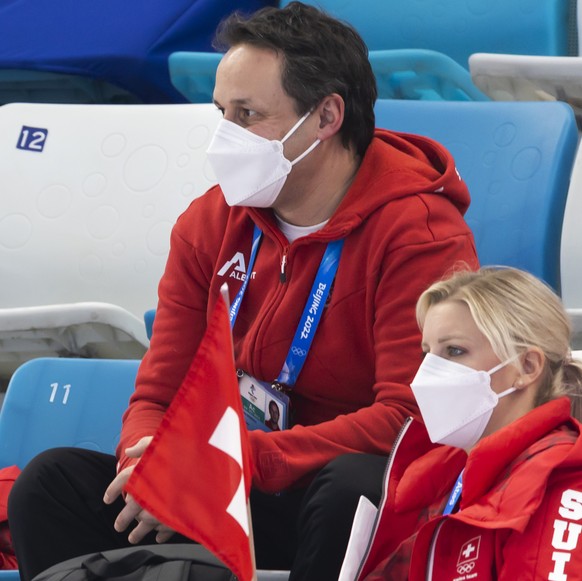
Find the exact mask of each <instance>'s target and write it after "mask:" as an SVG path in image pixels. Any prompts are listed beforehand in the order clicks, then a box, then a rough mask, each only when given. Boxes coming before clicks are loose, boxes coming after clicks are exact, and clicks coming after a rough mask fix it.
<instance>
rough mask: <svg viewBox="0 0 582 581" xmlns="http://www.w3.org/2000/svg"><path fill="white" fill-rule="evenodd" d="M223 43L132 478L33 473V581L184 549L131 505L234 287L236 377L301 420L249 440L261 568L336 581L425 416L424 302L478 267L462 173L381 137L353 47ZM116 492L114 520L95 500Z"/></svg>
mask: <svg viewBox="0 0 582 581" xmlns="http://www.w3.org/2000/svg"><path fill="white" fill-rule="evenodd" d="M217 39H218V42H219V48H221V49H225V50H226V54H225V56H224V58H223V59H222V61H221V64H220V66H219V69H218V71H217V78H216V87H215V91H214V101H215V103H216V106H217V107H218V108H219V109H220V110H221V111H222V113H223V116H224V119H223V120H222V122H221V123H220V125H219V127H218V129H217V132H216V135H215V136H214V139H213V141H212V143H211V145H210V147H209V151H208V157H209V162H210V164H211V166H212V168H213V170H214V172H215V174H216V177H217V181H218V184H219V185H218V186H216V187H214V188H212V189H211V190H210V191H209V192H207V194H206V195H204V196H203V197H201V198H199V199H197V200H195V201H194V202H193V203H192V204H191V205H190V207H189V208H188V209H187V210H186V211H185V212H184V214H183V215H182V216H181V217H180V218H179V219H178V221H177V224H176V225H175V227H174V229H173V233H172V238H171V250H170V255H169V259H168V263H167V267H166V270H165V273H164V276H163V278H162V280H161V282H160V286H159V303H158V307H157V314H156V320H155V325H154V333H153V337H152V341H151V346H150V349H149V351H148V353H147V354H146V356H145V357H144V360H143V363H142V364H141V367H140V370H139V374H138V378H137V384H136V391H135V394H134V395H133V397H132V399H131V403H130V406H129V409H128V410H127V412H126V414H125V416H124V422H123V431H122V436H121V443H120V446H119V449H118V465H117V477H115V478H114V476H115V470H116V463H117V461H116V459H114V458H110V457H103V456H102V455H97V454H95V453H92V452H86V451H78V450H77V451H73V452H71V451H68V452H67V451H62V450H60V451H56V452H54V451H53V452H49V453H46V454H44V455H43V456H40V457H39V458H37V459H36V460H35V461H33V462H32V463H31V464H30V465H29V466H28V467H27V469H26V470H25V471H24V475H23V476H22V477H21V478H20V479H19V482H18V484H17V485H16V488H15V491H14V493H13V495H12V497H11V500H10V511H11V512H10V522H11V526H12V527H13V536H14V539H15V545H16V548H17V556H18V559H19V562H20V564H21V568H22V574H23V577H24V579H25V580H26V579H30V578H32V576H33V575H34V574H36V573H38V572H39V571H40V570H42V569H44V568H46V567H48V566H49V565H52V564H54V563H55V562H58V561H61V560H64V559H66V558H70V557H72V556H75V555H78V554H83V553H88V552H93V551H96V550H104V549H108V548H114V547H119V546H124V545H126V544H127V543H128V542H132V543H133V542H141V541H142V540H144V535H145V540H146V541H148V540H149V542H152V539H153V538H154V537H153V536H152V535H156V534H157V537H158V540H159V541H164V540H167V539H168V538H169V537H170V536H171V531H168V530H167V529H166V528H165V527H164V526H163V525H161V524H160V523H158V522H157V521H155V520H154V519H153V518H151V517H150V515H148V514H147V513H146V512H145V511H143V510H142V509H141V507H139V506H138V505H137V504H136V503H135V501H133V500H132V499H131V498H126V499H123V498H122V497H121V492H122V489H123V486H124V484H125V483H126V482H127V479H128V478H129V475H130V474H131V472H132V470H133V466H134V465H135V463H136V462H137V461H138V460H139V457H140V456H141V454H142V453H143V450H144V449H145V447H146V446H147V444H148V443H149V441H150V440H151V436H152V435H153V433H154V432H155V431H156V428H157V427H158V425H159V422H160V419H161V417H162V416H163V414H164V412H165V410H166V409H167V407H168V405H169V403H170V402H171V401H172V398H173V396H174V394H175V393H176V391H177V389H178V388H179V386H180V383H181V381H182V379H183V377H184V375H185V373H186V371H187V369H188V367H189V365H190V362H191V360H192V357H193V355H194V353H195V352H196V349H197V347H198V344H199V342H200V340H201V338H202V335H203V333H204V331H205V328H206V323H207V317H208V315H209V313H210V312H211V310H212V307H213V305H214V302H215V301H216V300H217V299H218V297H219V289H220V287H221V286H222V285H223V284H224V283H227V284H228V288H229V292H230V296H231V298H232V301H233V307H232V309H231V319H232V320H231V322H232V324H233V336H234V348H235V361H236V366H237V368H239V369H240V370H241V372H242V371H244V372H245V373H246V374H248V375H249V376H251V377H253V378H255V379H258V380H262V381H265V382H269V383H270V382H276V383H277V384H278V385H280V386H282V388H283V390H284V391H285V392H286V393H287V395H288V396H289V398H290V401H291V406H290V410H291V422H290V427H289V429H284V430H281V431H273V432H265V431H262V430H254V431H252V432H251V433H250V441H251V448H252V460H253V469H254V476H253V493H252V496H251V503H252V511H253V524H254V537H255V544H256V556H257V565H258V567H259V568H277V569H285V568H291V570H292V572H291V578H292V579H301V580H302V581H307V580H310V579H317V580H318V581H322V580H324V581H325V580H326V579H337V572H338V571H339V567H340V565H341V559H342V556H343V554H344V550H345V545H346V543H347V539H348V536H349V529H350V525H351V521H352V516H353V511H354V509H355V506H356V503H357V500H358V498H359V496H360V495H361V494H365V495H366V496H368V498H376V499H378V498H379V496H380V490H381V482H382V474H383V471H384V467H385V456H386V455H387V454H388V453H389V451H390V449H391V445H392V442H393V440H394V439H395V437H396V435H397V433H398V431H399V429H400V427H401V425H402V423H403V420H404V418H406V417H407V416H410V415H413V416H415V415H417V413H418V411H417V407H416V404H415V402H414V398H413V396H412V392H411V390H410V388H409V383H410V381H411V379H412V377H413V376H414V373H415V371H416V369H417V368H418V365H419V362H420V359H421V350H420V335H419V331H418V329H417V326H416V322H415V316H414V308H415V303H416V300H417V298H418V296H419V295H420V293H421V292H422V291H423V290H424V289H425V288H427V287H428V286H429V284H430V283H432V282H433V281H434V280H436V279H439V278H441V277H442V276H443V275H444V274H445V273H446V272H447V271H449V270H450V269H451V268H452V267H454V266H455V264H456V263H458V262H463V263H465V264H467V263H468V264H469V265H470V266H472V267H475V266H476V265H477V259H476V254H475V247H474V242H473V238H472V235H471V232H470V230H469V228H468V227H467V225H466V224H465V222H464V220H463V213H464V212H465V210H466V209H467V206H468V205H469V194H468V192H467V189H466V186H465V184H464V182H463V181H462V180H461V178H460V176H459V175H458V173H457V171H456V169H455V164H454V161H453V159H452V158H451V156H450V154H449V153H448V152H447V151H446V150H445V149H444V148H443V147H442V146H440V145H439V144H437V143H435V142H433V141H431V140H429V139H427V138H424V137H419V136H413V135H405V134H396V133H392V132H389V131H386V130H380V129H375V123H374V102H375V99H376V84H375V79H374V76H373V73H372V70H371V67H370V64H369V61H368V58H367V49H366V46H365V44H364V42H363V41H362V39H361V38H360V37H359V35H358V34H357V33H356V32H355V31H354V30H353V29H352V28H350V27H349V26H347V25H345V24H344V23H340V22H338V21H337V20H335V19H333V18H331V17H329V16H328V15H326V14H324V13H322V12H320V11H319V10H317V9H315V8H313V7H308V6H305V5H303V4H301V3H298V2H293V3H291V4H290V5H288V6H287V7H286V8H283V9H277V8H267V9H264V10H262V11H260V12H258V13H256V14H255V15H253V16H251V17H250V18H244V17H242V16H240V15H233V16H232V17H231V18H229V19H228V20H227V21H225V22H224V23H223V25H222V26H221V28H220V29H219V31H218V35H217ZM213 387H214V386H209V389H212V388H213ZM192 413H193V418H195V416H196V414H197V413H200V414H203V413H204V410H193V411H192ZM193 421H195V419H194V420H193ZM353 453H358V454H353ZM362 453H365V454H362ZM370 455H372V457H373V458H375V461H374V460H372V461H370ZM363 459H365V460H366V461H365V466H366V468H363V467H362V466H363V465H364V464H362V462H363ZM176 460H177V461H179V458H177V459H176ZM344 474H347V475H348V476H349V477H348V478H346V477H345V476H344ZM192 476H193V478H196V475H192ZM113 478H114V479H113ZM112 479H113V482H112V483H111V484H109V483H110V482H111V480H112ZM39 481H42V482H43V485H42V486H39V485H38V482H39ZM310 483H311V486H310V487H309V489H307V487H308V485H310ZM108 484H109V486H108ZM106 488H107V492H106V494H105V502H106V504H100V503H99V502H93V501H91V502H88V501H87V500H86V499H88V498H96V497H97V496H98V495H99V494H101V495H102V494H103V491H104V490H105V489H106ZM39 489H41V490H39ZM306 490H307V492H306ZM184 493H185V494H187V491H184ZM95 504H96V505H97V506H95ZM64 507H66V508H64ZM120 511H121V512H120ZM64 513H66V514H64ZM96 513H98V515H99V516H98V517H97V516H95V515H96ZM135 520H137V521H138V522H139V525H138V526H137V527H136V528H134V529H132V530H131V532H130V533H129V540H128V538H127V537H128V533H127V532H124V531H126V528H127V527H130V525H131V523H133V522H134V521H135ZM114 521H115V529H116V530H114V529H113V523H114ZM273 523H278V526H277V527H274V526H273ZM147 533H149V534H147Z"/></svg>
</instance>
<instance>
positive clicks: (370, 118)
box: [214, 2, 377, 156]
mask: <svg viewBox="0 0 582 581" xmlns="http://www.w3.org/2000/svg"><path fill="white" fill-rule="evenodd" d="M239 44H250V45H253V46H256V47H259V48H268V49H273V50H274V51H276V52H277V54H281V55H282V56H283V59H284V61H283V71H282V79H281V82H282V85H283V89H284V90H285V92H286V93H287V94H288V95H289V96H290V97H291V98H292V99H294V101H295V103H296V111H297V114H298V115H304V114H305V113H307V112H308V111H310V110H311V109H313V108H314V107H316V106H317V105H318V104H319V103H320V102H321V101H322V99H323V98H324V97H326V96H328V95H331V94H332V93H337V94H338V95H340V96H341V97H342V99H343V100H344V103H345V114H344V122H343V124H342V127H341V129H340V135H341V138H342V143H343V145H344V147H346V148H348V147H349V146H350V145H353V146H354V147H355V149H356V152H357V153H358V155H360V156H363V155H364V153H365V151H366V149H367V147H368V145H369V144H370V141H371V140H372V137H373V135H374V125H375V117H374V103H375V101H376V96H377V89H376V79H375V77H374V73H373V72H372V67H371V66H370V61H369V60H368V49H367V47H366V44H365V43H364V41H363V40H362V38H361V36H360V35H359V34H358V33H357V32H356V31H355V30H354V28H352V27H351V26H350V25H348V24H346V23H344V22H341V21H339V20H337V19H335V18H332V17H331V16H329V15H327V14H325V13H324V12H322V11H320V10H318V9H317V8H314V7H313V6H306V5H305V4H302V3H301V2H291V3H290V4H289V5H287V6H286V7H285V8H273V7H268V8H263V9H261V10H259V11H257V12H255V13H254V14H252V15H251V16H243V15H242V14H241V13H239V12H235V13H234V14H232V15H230V16H228V17H227V18H226V19H225V20H223V21H222V22H221V23H220V25H219V27H218V30H217V33H216V37H215V40H214V47H215V48H216V49H217V50H221V51H226V50H228V49H229V48H230V47H233V46H236V45H239Z"/></svg>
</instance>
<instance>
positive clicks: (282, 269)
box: [279, 248, 287, 283]
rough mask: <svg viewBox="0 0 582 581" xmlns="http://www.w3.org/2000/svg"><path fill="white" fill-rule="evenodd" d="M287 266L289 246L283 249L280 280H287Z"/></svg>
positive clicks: (283, 281)
mask: <svg viewBox="0 0 582 581" xmlns="http://www.w3.org/2000/svg"><path fill="white" fill-rule="evenodd" d="M286 267H287V248H285V250H283V258H282V259H281V274H280V275H279V280H280V281H281V282H282V283H285V282H287V273H286V272H285V268H286Z"/></svg>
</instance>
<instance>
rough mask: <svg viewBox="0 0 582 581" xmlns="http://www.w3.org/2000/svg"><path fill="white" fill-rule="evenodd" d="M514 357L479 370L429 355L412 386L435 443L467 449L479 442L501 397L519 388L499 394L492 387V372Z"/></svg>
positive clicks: (512, 388)
mask: <svg viewBox="0 0 582 581" xmlns="http://www.w3.org/2000/svg"><path fill="white" fill-rule="evenodd" d="M513 359H515V358H511V359H508V360H507V361H504V362H502V363H500V364H499V365H497V366H495V367H494V368H493V369H490V370H489V371H477V370H476V369H472V368H471V367H467V366H466V365H462V364H460V363H455V362H454V361H450V360H448V359H445V358H443V357H439V356H438V355H433V354H432V353H427V354H426V356H425V358H424V361H423V362H422V364H421V365H420V367H419V369H418V372H417V373H416V376H415V377H414V380H413V381H412V383H411V388H412V392H413V393H414V397H415V398H416V401H417V403H418V407H419V408H420V413H421V414H422V419H423V421H424V424H425V426H426V429H427V431H428V435H429V437H430V439H431V441H432V442H433V443H435V444H437V443H438V444H446V445H448V446H455V447H457V448H463V449H465V450H467V449H470V448H472V447H473V446H474V445H475V444H476V443H477V442H478V441H479V439H480V438H481V436H482V435H483V432H484V431H485V428H486V427H487V424H488V423H489V420H490V418H491V414H492V413H493V410H494V409H495V406H496V405H497V403H498V401H499V399H500V398H502V397H505V396H506V395H509V394H510V393H512V392H514V391H515V390H516V388H515V387H511V388H509V389H506V390H505V391H503V392H501V393H499V394H497V393H495V392H494V391H493V390H492V389H491V375H492V374H493V373H495V372H496V371H498V370H499V369H501V368H502V367H505V366H506V365H507V364H509V363H510V362H511V361H513Z"/></svg>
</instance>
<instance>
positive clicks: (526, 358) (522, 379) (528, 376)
mask: <svg viewBox="0 0 582 581" xmlns="http://www.w3.org/2000/svg"><path fill="white" fill-rule="evenodd" d="M520 360H521V366H522V368H523V373H520V375H519V377H518V378H517V381H516V382H515V387H517V389H523V388H525V387H528V386H530V385H531V384H532V383H535V382H536V381H538V380H539V379H540V377H541V376H542V374H543V373H544V369H545V366H546V357H545V355H544V352H543V351H542V350H541V349H540V348H539V347H528V348H527V350H526V351H525V352H524V353H522V355H521V357H520Z"/></svg>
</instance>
